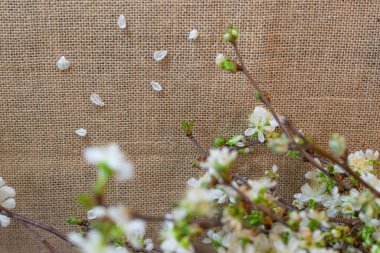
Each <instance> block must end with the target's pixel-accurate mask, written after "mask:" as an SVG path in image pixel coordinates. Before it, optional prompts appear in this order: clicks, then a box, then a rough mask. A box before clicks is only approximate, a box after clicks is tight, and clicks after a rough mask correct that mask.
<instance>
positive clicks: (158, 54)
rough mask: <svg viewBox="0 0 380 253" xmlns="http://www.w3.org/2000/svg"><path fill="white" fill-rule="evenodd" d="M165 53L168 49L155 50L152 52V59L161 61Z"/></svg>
mask: <svg viewBox="0 0 380 253" xmlns="http://www.w3.org/2000/svg"><path fill="white" fill-rule="evenodd" d="M167 54H168V51H166V50H161V51H155V52H154V54H153V59H154V60H155V61H161V60H163V59H164V58H165V57H166V55H167Z"/></svg>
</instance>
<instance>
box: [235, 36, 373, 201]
mask: <svg viewBox="0 0 380 253" xmlns="http://www.w3.org/2000/svg"><path fill="white" fill-rule="evenodd" d="M231 44H232V46H233V48H234V50H235V53H236V56H237V58H238V60H239V63H240V67H241V71H242V72H243V74H244V75H245V76H246V77H247V78H248V80H249V82H250V83H251V85H252V86H253V87H254V88H255V89H256V90H257V92H258V93H259V95H260V96H259V97H260V101H261V102H262V103H263V104H265V105H266V106H267V107H268V109H269V111H270V112H271V113H272V115H273V117H274V118H275V120H276V121H277V123H278V124H279V126H280V127H281V129H282V130H283V131H284V132H285V134H286V135H287V136H288V138H290V139H291V143H293V144H296V143H295V140H294V138H293V136H292V135H291V132H295V134H296V135H298V136H300V137H301V138H302V139H304V140H305V141H306V143H308V142H307V140H306V139H305V138H304V137H303V136H302V135H301V134H299V133H298V131H296V130H295V128H294V127H293V126H292V124H290V122H288V121H287V120H285V122H284V121H283V120H280V117H279V116H278V115H277V113H276V111H275V110H274V108H273V106H272V104H271V103H270V101H269V99H268V98H267V97H266V95H265V94H264V92H263V90H262V89H261V88H260V86H259V85H258V82H257V81H255V80H254V79H253V78H252V76H251V75H250V74H249V72H248V70H247V68H246V66H245V64H244V61H243V58H242V56H241V54H240V51H239V48H238V46H237V44H236V42H231ZM286 125H288V126H289V129H290V130H291V132H290V131H289V129H288V128H287V127H286ZM306 143H305V144H306ZM296 148H297V150H298V151H299V152H300V153H301V155H302V156H303V157H304V158H305V159H307V160H308V161H309V162H310V163H311V164H313V165H314V166H315V167H316V168H317V169H318V170H320V171H321V172H322V173H323V174H325V175H326V176H328V177H329V178H332V179H333V180H334V181H335V182H336V183H337V185H338V186H340V187H344V189H347V186H345V185H344V184H343V182H342V181H341V180H340V179H339V178H337V177H333V176H331V175H330V174H329V173H328V171H327V170H325V169H324V168H323V167H322V166H320V165H319V164H318V163H316V162H315V161H314V158H313V157H312V156H310V155H309V154H307V153H306V152H305V151H304V149H303V148H302V147H301V146H300V145H297V144H296ZM356 177H358V176H357V175H356ZM356 177H355V178H356ZM359 181H363V180H361V179H360V180H359ZM363 185H365V184H363ZM367 185H368V184H367ZM375 195H376V194H375ZM376 196H377V195H376ZM378 197H380V193H379V195H378Z"/></svg>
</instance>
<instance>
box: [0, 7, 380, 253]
mask: <svg viewBox="0 0 380 253" xmlns="http://www.w3.org/2000/svg"><path fill="white" fill-rule="evenodd" d="M0 12H1V15H0V38H1V43H0V49H1V50H0V56H1V57H0V83H1V91H0V99H1V103H0V108H1V114H0V115H1V116H0V120H1V129H0V135H1V155H0V158H1V166H0V176H2V177H4V178H5V179H6V181H7V182H8V184H9V185H11V186H13V187H14V188H15V189H16V191H17V194H18V196H17V201H18V205H17V209H16V211H17V212H19V213H20V214H22V215H25V216H27V217H30V218H33V219H35V220H39V221H41V222H44V223H47V224H49V225H52V226H54V227H56V228H58V229H60V230H62V231H65V232H67V231H69V229H70V228H69V227H68V226H66V225H64V220H65V218H66V217H67V216H69V215H71V214H77V215H81V214H83V213H81V211H80V209H79V208H78V206H77V205H76V203H75V201H74V197H75V196H76V195H77V194H78V193H83V192H88V191H89V189H90V186H91V183H92V180H93V179H94V178H95V171H94V169H93V168H91V167H88V166H86V165H85V164H84V162H83V159H82V157H81V151H82V149H83V148H84V147H86V146H89V145H94V144H103V143H108V142H118V143H120V144H121V146H122V148H123V149H124V150H125V151H126V152H127V153H128V154H129V157H130V158H131V160H133V162H134V163H135V165H136V179H135V180H134V181H133V182H130V183H121V184H120V183H118V184H113V186H112V189H111V190H110V192H111V193H112V195H113V197H112V198H111V199H110V202H111V203H125V204H127V205H129V206H130V207H132V208H135V209H137V210H139V211H141V212H145V213H147V214H156V215H162V214H164V213H165V212H167V211H168V210H169V209H170V207H171V205H172V203H173V202H175V201H176V200H178V199H179V198H180V197H181V195H182V194H183V191H184V187H185V182H186V181H187V179H188V178H189V177H191V176H194V175H198V174H199V171H194V170H192V169H191V167H190V163H191V161H192V160H193V159H194V158H195V157H196V155H197V152H196V150H195V148H194V147H193V146H192V145H191V143H189V142H188V141H187V140H186V138H185V137H183V135H182V133H181V130H180V122H181V120H182V119H185V118H195V119H197V127H196V129H195V134H196V136H197V137H198V138H199V139H200V141H201V143H202V144H203V145H204V146H206V147H208V146H209V144H210V142H211V140H212V138H213V137H215V136H217V135H221V134H226V135H231V134H233V133H236V132H242V131H243V130H244V129H245V126H246V118H247V115H248V113H249V111H250V110H251V109H252V108H253V107H254V105H255V104H256V102H255V101H254V100H253V99H252V97H251V94H252V93H253V89H252V88H251V87H250V85H249V84H248V83H247V82H246V80H245V78H244V77H243V76H241V75H229V74H225V73H222V72H221V71H219V70H218V69H217V68H216V66H215V63H214V58H215V55H216V54H217V53H219V52H225V53H229V54H230V55H231V56H234V55H233V54H232V51H231V49H230V48H229V47H228V46H227V45H223V44H222V43H221V42H220V39H219V38H220V34H221V33H222V32H223V30H224V27H225V25H226V24H227V23H228V22H232V23H233V24H235V25H237V26H238V27H239V28H240V29H241V40H240V41H239V43H240V45H241V48H242V53H243V56H244V57H245V59H246V63H247V65H248V67H249V69H250V70H251V72H252V73H253V74H254V76H255V77H256V79H258V80H260V81H261V83H262V86H263V88H264V89H265V90H267V91H268V92H269V93H270V94H271V96H272V100H273V103H274V105H275V107H276V108H277V109H278V111H279V112H280V113H281V114H284V115H286V116H288V117H290V118H292V119H293V121H294V122H295V123H296V125H297V126H298V127H300V128H302V129H303V130H304V131H305V132H308V133H310V134H313V135H315V137H316V138H317V139H318V140H320V141H322V142H325V141H326V140H327V139H328V136H329V135H330V133H331V132H339V133H341V134H344V135H347V136H349V138H348V141H349V143H350V144H351V145H352V147H353V149H354V148H365V147H371V148H380V145H379V136H380V132H379V127H378V124H379V122H380V119H379V104H380V103H379V102H380V100H379V95H380V88H379V77H380V73H379V67H380V62H379V56H380V55H379V54H380V53H379V52H380V33H379V31H380V22H379V18H380V2H379V1H337V0H333V1H306V0H305V1H301V0H293V1H279V0H273V1H271V0H265V1H253V0H243V1H241V0H240V1H237V0H236V1H235V0H233V1H216V0H214V1H187V0H179V1H174V0H173V1H156V0H155V1H141V0H139V1H131V0H129V1H126V0H124V1H106V0H104V1H95V0H81V1H27V0H12V1H10V0H2V1H1V2H0ZM120 14H124V15H125V16H126V19H127V31H126V32H123V31H121V30H120V29H119V28H118V27H117V25H116V22H117V18H118V16H119V15H120ZM193 28H197V29H198V30H199V32H200V37H199V39H198V40H197V41H195V42H189V41H187V39H186V37H187V34H188V32H189V31H190V30H191V29H193ZM161 49H167V50H168V51H169V56H168V57H167V59H166V60H165V61H164V62H162V63H156V62H154V61H153V59H152V54H153V52H154V51H155V50H161ZM62 55H65V56H66V57H67V58H68V59H69V60H70V61H71V63H72V65H71V67H70V69H69V70H68V71H65V72H59V71H58V70H57V68H56V66H55V63H56V61H57V59H58V58H59V57H60V56H62ZM152 80H155V81H158V82H159V83H161V84H162V86H163V88H164V90H163V92H162V93H154V92H153V91H151V89H150V87H149V83H150V81H152ZM93 92H96V93H98V94H99V95H100V96H101V97H102V98H103V100H104V102H105V103H106V106H105V107H103V108H95V107H94V106H93V105H92V104H91V103H90V101H89V96H90V94H91V93H93ZM80 127H83V128H86V129H87V130H88V132H89V133H88V136H87V137H85V138H80V137H78V136H76V135H75V133H74V132H75V130H76V129H78V128H80ZM273 163H277V164H278V165H279V167H280V169H281V170H280V172H281V174H282V175H283V178H282V179H281V180H280V187H279V192H280V193H281V194H283V195H284V196H285V197H287V198H289V197H291V196H292V195H293V194H294V193H295V192H296V191H297V188H298V187H299V186H300V185H301V184H302V177H303V174H304V172H305V171H306V170H307V166H305V164H303V163H301V162H296V161H294V160H291V159H286V158H283V157H280V156H275V155H271V154H270V153H269V152H267V151H266V148H265V147H262V148H259V149H257V150H256V152H255V154H254V155H253V158H251V159H245V160H243V162H242V163H241V166H240V168H239V169H238V171H239V172H240V173H241V174H243V175H245V176H253V175H259V174H261V173H262V172H263V171H264V169H267V168H270V167H271V166H272V164H273ZM71 229H72V228H71ZM49 238H51V237H49ZM53 242H54V243H55V244H56V245H57V246H58V247H59V248H60V249H61V251H63V252H71V251H70V249H69V248H68V247H66V246H64V244H61V243H59V242H58V241H57V240H55V239H54V240H53ZM0 252H2V253H3V252H4V253H19V252H20V253H21V252H22V253H25V252H28V253H37V252H46V251H45V249H44V248H43V247H42V246H41V245H40V244H38V243H37V242H36V241H35V240H34V238H32V237H31V235H29V234H28V233H27V232H25V230H24V228H23V227H21V226H20V225H18V224H16V223H15V222H13V223H12V226H11V227H10V228H7V229H0Z"/></svg>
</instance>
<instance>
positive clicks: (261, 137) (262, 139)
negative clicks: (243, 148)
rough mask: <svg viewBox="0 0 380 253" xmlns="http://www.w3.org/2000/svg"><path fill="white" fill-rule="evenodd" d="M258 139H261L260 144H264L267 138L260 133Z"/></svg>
mask: <svg viewBox="0 0 380 253" xmlns="http://www.w3.org/2000/svg"><path fill="white" fill-rule="evenodd" d="M257 138H258V139H259V142H261V143H263V142H264V141H265V137H264V134H263V132H261V131H260V132H258V134H257Z"/></svg>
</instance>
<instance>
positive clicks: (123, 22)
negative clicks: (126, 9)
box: [117, 15, 127, 29]
mask: <svg viewBox="0 0 380 253" xmlns="http://www.w3.org/2000/svg"><path fill="white" fill-rule="evenodd" d="M117 25H118V26H119V28H120V29H125V28H126V27H127V21H126V20H125V17H124V15H120V16H119V19H118V20H117Z"/></svg>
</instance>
